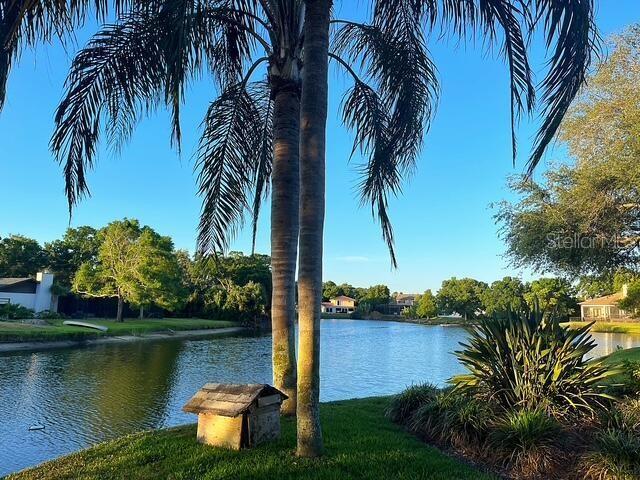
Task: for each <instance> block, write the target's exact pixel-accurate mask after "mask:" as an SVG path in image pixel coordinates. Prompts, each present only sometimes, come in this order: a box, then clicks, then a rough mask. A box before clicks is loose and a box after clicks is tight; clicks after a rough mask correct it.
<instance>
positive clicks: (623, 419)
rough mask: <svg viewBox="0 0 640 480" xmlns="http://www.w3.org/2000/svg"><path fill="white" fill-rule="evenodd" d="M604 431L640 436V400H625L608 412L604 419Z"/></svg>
mask: <svg viewBox="0 0 640 480" xmlns="http://www.w3.org/2000/svg"><path fill="white" fill-rule="evenodd" d="M602 424H603V428H604V429H613V430H626V431H629V432H632V433H634V434H638V435H639V436H640V398H625V399H623V400H622V401H619V402H616V404H615V405H614V406H613V407H612V408H611V409H610V410H608V411H607V412H606V413H605V414H604V416H603V418H602Z"/></svg>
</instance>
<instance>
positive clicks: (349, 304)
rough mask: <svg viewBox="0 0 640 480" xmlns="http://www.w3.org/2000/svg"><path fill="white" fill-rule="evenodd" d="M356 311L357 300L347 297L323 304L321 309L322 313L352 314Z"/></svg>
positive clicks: (343, 296) (332, 299) (340, 297)
mask: <svg viewBox="0 0 640 480" xmlns="http://www.w3.org/2000/svg"><path fill="white" fill-rule="evenodd" d="M355 309H356V299H355V298H351V297H347V296H346V295H339V296H337V297H335V298H331V299H330V300H329V301H328V302H322V305H321V307H320V310H321V311H322V313H352V312H354V311H355Z"/></svg>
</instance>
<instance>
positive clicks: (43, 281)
mask: <svg viewBox="0 0 640 480" xmlns="http://www.w3.org/2000/svg"><path fill="white" fill-rule="evenodd" d="M52 287H53V274H52V273H48V272H38V273H37V274H36V277H35V278H32V277H18V278H0V305H1V304H7V303H13V304H17V305H21V306H23V307H25V308H29V309H31V310H33V311H34V312H36V313H38V312H42V311H44V310H50V311H52V312H55V311H57V310H58V296H57V295H54V294H53V292H52V290H51V288H52Z"/></svg>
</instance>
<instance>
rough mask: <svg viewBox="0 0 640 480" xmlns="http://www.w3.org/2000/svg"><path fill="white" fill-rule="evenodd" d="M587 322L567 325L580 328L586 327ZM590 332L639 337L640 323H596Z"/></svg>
mask: <svg viewBox="0 0 640 480" xmlns="http://www.w3.org/2000/svg"><path fill="white" fill-rule="evenodd" d="M586 324H587V322H571V323H569V324H568V325H570V326H572V327H580V326H583V325H586ZM591 331H592V332H601V333H609V332H610V333H629V334H632V335H640V321H638V322H596V323H594V324H593V327H591Z"/></svg>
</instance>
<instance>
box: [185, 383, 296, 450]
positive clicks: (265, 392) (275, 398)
mask: <svg viewBox="0 0 640 480" xmlns="http://www.w3.org/2000/svg"><path fill="white" fill-rule="evenodd" d="M287 398H288V397H287V396H286V395H285V394H284V393H282V392H281V391H280V390H278V389H277V388H274V387H272V386H270V385H265V384H252V385H235V384H225V383H207V384H206V385H205V386H204V387H202V388H201V389H200V390H199V391H198V392H197V393H196V394H195V395H194V396H193V397H192V398H191V400H189V401H188V402H187V404H186V405H185V406H184V407H183V408H182V410H183V411H185V412H188V413H195V414H197V415H198V434H197V438H198V441H199V442H200V443H204V444H207V445H215V446H219V447H227V448H232V449H234V450H239V449H240V448H251V447H254V446H256V445H258V444H260V443H263V442H267V441H269V440H274V439H276V438H278V437H279V436H280V405H282V402H283V401H284V400H286V399H287Z"/></svg>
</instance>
